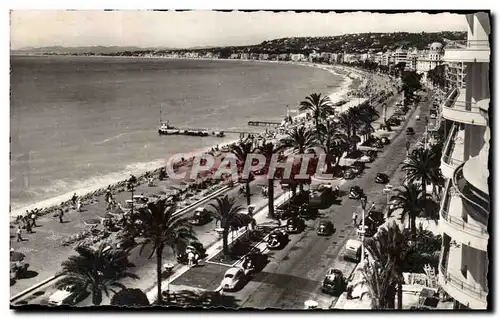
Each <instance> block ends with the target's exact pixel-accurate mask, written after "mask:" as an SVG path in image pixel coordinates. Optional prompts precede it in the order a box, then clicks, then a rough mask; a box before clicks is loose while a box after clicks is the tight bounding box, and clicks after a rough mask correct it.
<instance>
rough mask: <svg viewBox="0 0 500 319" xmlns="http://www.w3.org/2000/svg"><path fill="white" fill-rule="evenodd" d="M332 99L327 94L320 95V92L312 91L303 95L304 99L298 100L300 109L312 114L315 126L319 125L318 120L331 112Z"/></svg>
mask: <svg viewBox="0 0 500 319" xmlns="http://www.w3.org/2000/svg"><path fill="white" fill-rule="evenodd" d="M331 107H332V101H331V100H330V97H328V96H327V95H322V94H321V93H319V94H318V93H312V94H311V95H309V96H306V97H305V100H304V101H301V102H300V107H299V110H300V111H310V112H311V113H312V114H313V118H314V124H315V125H316V128H318V126H319V121H320V119H321V118H323V119H326V117H327V116H328V115H329V114H331V112H332V109H331Z"/></svg>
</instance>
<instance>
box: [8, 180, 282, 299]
mask: <svg viewBox="0 0 500 319" xmlns="http://www.w3.org/2000/svg"><path fill="white" fill-rule="evenodd" d="M264 184H265V185H267V181H265V180H263V179H262V178H261V177H258V178H257V179H256V180H255V181H253V182H252V183H251V184H250V191H251V194H252V203H256V202H259V201H261V200H262V198H263V197H262V195H261V193H260V192H261V189H260V185H264ZM277 185H278V183H276V188H275V197H277V196H279V195H280V194H281V193H282V192H281V190H280V189H279V187H278V186H277ZM239 187H240V185H236V186H235V187H234V188H233V189H231V190H229V191H228V192H226V193H225V194H228V195H229V196H233V197H236V198H237V203H238V204H239V205H240V206H241V207H242V209H245V208H246V207H247V205H246V197H245V195H244V194H239ZM214 201H215V200H211V201H209V202H208V203H206V204H203V205H197V206H195V207H193V208H192V209H190V210H189V211H188V212H186V216H187V217H189V216H192V214H193V213H194V210H195V209H196V208H197V207H200V206H205V207H208V204H209V203H210V202H214ZM258 208H259V207H257V209H258ZM215 228H216V227H215V220H212V221H211V222H209V223H207V224H205V225H203V226H195V227H194V230H195V232H196V234H197V236H198V239H199V240H200V242H202V243H203V245H204V246H205V248H208V247H209V246H210V245H212V244H213V243H215V242H216V241H217V240H218V239H219V236H218V234H217V233H216V232H215ZM149 254H150V251H148V249H147V248H146V249H145V250H144V252H143V253H142V255H141V254H140V249H139V247H137V248H134V249H133V250H132V251H131V252H130V256H129V261H130V262H131V263H133V264H134V266H135V267H133V268H131V269H130V270H131V271H130V272H132V273H134V274H136V275H138V276H139V279H138V280H133V279H129V278H127V279H124V280H123V281H122V283H123V284H124V285H125V286H127V287H133V288H138V289H141V290H143V291H147V290H149V289H151V288H152V287H154V286H155V285H156V259H155V257H154V256H153V258H152V259H148V257H149ZM167 262H173V263H176V258H175V256H174V255H173V252H172V250H171V249H170V248H165V250H164V252H163V263H167ZM56 284H57V279H56V280H54V281H51V282H50V283H48V284H46V285H44V286H42V287H40V288H39V289H36V290H34V291H33V292H31V293H29V294H27V295H25V296H23V297H22V298H21V299H18V300H16V302H15V304H19V305H22V304H26V303H28V304H40V305H47V304H48V301H49V297H50V295H52V294H53V293H54V292H56ZM111 296H112V293H111ZM109 301H110V299H109V298H106V297H105V296H104V298H103V302H102V304H103V305H104V304H109ZM90 305H91V303H90V300H89V298H87V299H86V300H84V301H82V302H80V303H79V304H78V306H90Z"/></svg>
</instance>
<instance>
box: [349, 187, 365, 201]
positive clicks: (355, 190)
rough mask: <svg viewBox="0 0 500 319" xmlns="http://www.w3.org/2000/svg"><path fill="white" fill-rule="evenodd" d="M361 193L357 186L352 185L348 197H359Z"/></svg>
mask: <svg viewBox="0 0 500 319" xmlns="http://www.w3.org/2000/svg"><path fill="white" fill-rule="evenodd" d="M361 195H363V190H362V189H361V187H359V186H353V187H351V189H350V190H349V195H348V196H349V198H350V199H359V198H361Z"/></svg>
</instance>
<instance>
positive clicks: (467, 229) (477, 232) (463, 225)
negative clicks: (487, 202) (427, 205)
mask: <svg viewBox="0 0 500 319" xmlns="http://www.w3.org/2000/svg"><path fill="white" fill-rule="evenodd" d="M456 195H457V194H456V190H455V187H454V186H453V185H448V188H447V190H446V193H445V198H444V201H443V205H442V207H441V218H442V219H444V220H445V221H447V222H448V223H449V224H450V225H451V226H452V227H453V228H455V229H457V230H460V231H462V232H464V233H468V234H470V235H472V236H476V237H480V238H484V236H485V235H488V229H487V228H486V227H481V226H477V225H473V224H470V223H468V222H466V221H464V220H463V219H462V218H458V217H455V216H451V215H450V214H449V210H450V202H451V197H452V196H456Z"/></svg>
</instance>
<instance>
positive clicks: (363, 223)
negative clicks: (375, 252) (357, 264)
mask: <svg viewBox="0 0 500 319" xmlns="http://www.w3.org/2000/svg"><path fill="white" fill-rule="evenodd" d="M359 200H360V202H361V208H362V211H361V261H364V260H365V209H366V200H367V197H366V195H364V194H363V195H361V198H360V199H359Z"/></svg>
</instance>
